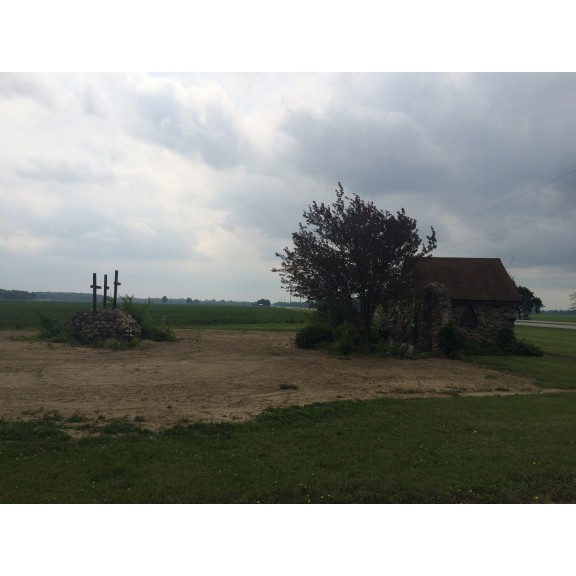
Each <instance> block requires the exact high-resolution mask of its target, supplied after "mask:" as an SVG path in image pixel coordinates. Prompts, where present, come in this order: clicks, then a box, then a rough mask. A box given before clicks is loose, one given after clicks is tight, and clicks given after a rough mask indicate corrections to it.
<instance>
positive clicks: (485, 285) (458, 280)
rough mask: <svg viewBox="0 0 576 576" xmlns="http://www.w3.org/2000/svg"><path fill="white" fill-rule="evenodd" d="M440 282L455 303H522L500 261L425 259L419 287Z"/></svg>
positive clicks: (420, 269) (495, 259)
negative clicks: (457, 301)
mask: <svg viewBox="0 0 576 576" xmlns="http://www.w3.org/2000/svg"><path fill="white" fill-rule="evenodd" d="M430 282H440V283H441V284H444V285H445V286H446V287H447V288H448V292H449V293H450V297H451V298H452V300H474V301H490V302H519V301H520V295H519V294H518V291H517V290H516V286H515V285H514V282H513V281H512V279H511V278H510V276H509V275H508V272H506V268H504V265H503V264H502V262H501V261H500V258H435V257H431V258H425V259H424V260H422V261H421V262H420V264H419V267H418V284H419V285H420V286H422V287H424V286H426V285H427V284H429V283H430Z"/></svg>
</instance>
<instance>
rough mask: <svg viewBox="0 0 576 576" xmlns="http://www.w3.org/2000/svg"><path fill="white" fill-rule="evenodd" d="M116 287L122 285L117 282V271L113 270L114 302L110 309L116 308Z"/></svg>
mask: <svg viewBox="0 0 576 576" xmlns="http://www.w3.org/2000/svg"><path fill="white" fill-rule="evenodd" d="M118 286H122V283H121V282H118V270H114V300H113V303H112V308H116V296H117V295H118Z"/></svg>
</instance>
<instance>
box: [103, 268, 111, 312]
mask: <svg viewBox="0 0 576 576" xmlns="http://www.w3.org/2000/svg"><path fill="white" fill-rule="evenodd" d="M109 289H110V286H108V274H104V299H103V300H102V305H103V306H104V308H106V293H107V292H108V290H109Z"/></svg>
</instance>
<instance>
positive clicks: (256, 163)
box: [0, 74, 576, 307]
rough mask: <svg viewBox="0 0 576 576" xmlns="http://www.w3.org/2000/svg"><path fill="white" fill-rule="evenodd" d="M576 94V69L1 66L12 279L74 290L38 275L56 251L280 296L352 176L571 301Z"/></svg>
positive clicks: (88, 262) (5, 222)
mask: <svg viewBox="0 0 576 576" xmlns="http://www.w3.org/2000/svg"><path fill="white" fill-rule="evenodd" d="M574 101H576V74H329V75H321V74H304V75H284V74H277V75H274V74H271V75H259V74H256V75H253V74H252V75H242V74H240V75H234V74H231V75H218V74H215V75H202V74H200V75H186V74H183V75H160V76H158V75H156V76H154V75H142V74H131V75H116V74H114V75H107V74H103V75H92V74H83V75H67V74H59V75H49V74H47V75H33V74H24V75H13V74H0V104H1V106H0V119H2V122H3V126H4V135H5V138H7V139H8V140H9V141H10V147H9V148H8V149H7V151H6V153H5V154H4V155H3V157H2V158H0V255H1V257H2V261H3V269H4V270H9V271H10V277H11V278H12V279H13V283H12V284H11V285H10V286H8V285H7V286H0V287H3V288H17V289H38V290H40V289H56V288H54V287H53V286H51V287H48V286H46V288H45V286H44V285H43V284H42V280H43V278H45V274H46V273H47V272H46V269H45V267H44V265H38V266H37V267H36V268H35V270H38V271H42V273H40V272H38V274H36V275H31V274H30V273H29V270H30V269H31V268H33V267H34V262H40V259H42V258H43V259H44V260H46V259H49V260H50V262H51V265H52V266H53V267H54V268H53V269H54V271H55V274H56V276H57V277H60V278H65V277H67V278H72V277H73V275H74V274H76V272H74V270H73V267H72V266H71V263H74V267H76V268H77V267H78V266H85V267H86V269H89V271H90V272H92V268H93V266H94V265H95V263H97V262H102V263H105V262H106V261H111V262H114V263H115V265H116V266H123V267H124V269H125V270H127V271H128V270H130V273H131V274H132V275H133V277H134V278H136V277H137V278H139V281H140V282H142V283H146V284H147V285H146V286H143V287H142V291H143V292H145V293H146V294H152V295H157V293H160V292H169V290H168V289H169V287H170V286H171V285H173V286H174V291H172V292H171V294H169V295H174V296H178V295H189V294H188V291H189V290H192V291H193V292H194V294H192V295H193V296H194V297H199V298H204V297H206V298H212V297H216V298H234V299H241V298H245V299H250V298H254V299H256V298H260V297H269V298H270V299H273V300H274V299H278V298H280V296H281V293H280V291H279V281H278V278H276V277H274V276H273V275H272V274H271V273H270V272H269V270H270V268H271V264H273V261H274V253H275V252H277V251H280V250H281V249H282V248H283V247H284V246H285V245H287V244H289V242H290V237H291V233H292V232H294V231H296V229H297V227H298V223H299V222H300V221H301V220H302V212H303V211H304V210H305V209H306V208H307V206H308V205H309V204H310V203H311V202H312V201H313V200H316V201H318V202H332V201H333V200H334V198H335V195H334V189H335V187H336V185H337V182H338V181H341V182H342V184H343V185H344V188H345V190H346V191H347V192H349V193H358V194H359V195H360V196H361V197H363V198H365V199H368V200H372V201H374V202H375V204H376V205H377V206H378V207H379V208H381V209H385V210H390V211H395V210H397V209H399V208H400V207H404V208H405V209H406V211H407V213H408V214H409V215H410V216H413V217H415V218H417V220H418V224H419V229H420V231H421V234H422V236H423V235H425V234H426V233H427V232H428V230H429V226H434V227H436V228H437V229H438V238H439V249H438V254H439V255H462V256H486V257H500V258H502V260H503V262H504V264H505V265H507V266H510V270H511V271H512V272H513V273H514V275H515V277H516V278H517V281H519V282H520V283H522V282H523V281H524V282H526V283H527V282H528V281H529V282H532V283H533V284H534V285H536V284H537V285H538V286H539V289H540V290H541V291H542V297H543V299H544V300H545V301H546V298H547V297H549V298H550V299H551V302H554V303H555V304H553V306H556V307H563V306H567V305H568V302H567V300H566V301H564V300H562V298H563V296H562V290H565V291H567V294H568V293H569V292H570V291H574V289H576V288H573V289H572V290H569V289H568V283H569V282H572V281H573V279H574V274H575V271H576V245H575V242H576V236H575V235H574V232H573V228H574V226H573V222H574V217H575V215H576V210H573V211H570V210H567V211H564V212H561V211H562V210H565V209H566V208H569V207H570V206H573V205H574V204H576V193H575V190H576V188H575V184H576V172H575V173H572V174H569V175H566V176H565V177H564V178H559V179H557V177H558V176H561V175H562V174H564V173H566V172H568V171H569V170H571V169H573V168H576V139H574V136H573V135H574V133H576V110H575V109H574V106H573V103H574ZM552 180H554V181H552ZM554 212H558V214H556V215H554V216H549V217H546V218H543V217H544V216H546V215H548V214H552V213H554ZM44 260H43V261H44ZM19 261H20V262H22V263H23V264H22V266H19V265H18V262H19ZM163 263H164V264H163ZM160 279H161V280H160ZM523 279H525V280H523ZM46 282H47V280H46ZM171 282H172V284H171ZM72 283H73V282H72V281H70V282H67V284H68V286H67V289H68V288H69V289H74V290H76V289H79V288H72V287H70V284H72ZM184 287H186V292H182V293H177V292H178V290H184ZM62 289H64V287H63V288H62ZM134 292H137V290H134ZM266 292H268V294H267V293H266ZM567 294H566V298H567ZM545 303H546V302H545ZM547 306H548V307H550V304H547Z"/></svg>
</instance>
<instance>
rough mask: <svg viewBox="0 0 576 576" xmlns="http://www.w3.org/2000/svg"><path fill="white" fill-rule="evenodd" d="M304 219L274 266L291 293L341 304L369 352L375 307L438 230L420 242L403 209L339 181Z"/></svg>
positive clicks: (428, 246) (431, 245)
mask: <svg viewBox="0 0 576 576" xmlns="http://www.w3.org/2000/svg"><path fill="white" fill-rule="evenodd" d="M304 219H305V224H302V223H300V225H299V231H298V232H295V233H293V234H292V241H293V244H294V247H293V248H292V249H290V248H284V252H283V253H282V254H278V253H277V254H276V256H278V257H279V258H281V260H282V263H281V264H280V267H279V268H274V269H273V270H272V271H273V272H278V273H279V274H280V278H281V282H282V284H283V285H286V286H287V287H288V288H289V289H290V290H291V292H292V294H295V295H296V296H302V297H304V298H307V299H309V300H313V301H322V300H328V301H331V302H333V303H335V304H337V305H338V306H339V307H340V308H341V310H342V312H343V313H344V315H345V317H346V319H347V320H348V321H349V322H350V324H351V325H352V327H353V328H354V331H355V334H356V337H357V339H358V341H359V343H360V345H361V347H362V349H363V350H364V351H366V352H367V351H368V350H369V348H370V343H371V335H372V320H373V317H374V312H375V310H376V307H377V306H378V305H379V304H381V303H382V302H383V301H384V300H385V298H386V296H387V295H389V294H390V293H392V291H393V290H395V289H397V287H398V286H399V284H400V283H401V282H402V280H403V279H405V278H407V277H408V275H409V274H410V272H411V271H412V270H413V269H414V266H415V264H416V263H417V262H418V260H420V259H421V258H424V257H425V256H426V255H427V254H428V253H430V252H431V251H432V250H434V248H436V233H435V232H434V229H433V228H432V230H431V234H430V236H426V243H422V241H421V239H420V237H419V236H418V229H417V228H416V221H415V220H414V219H412V218H410V217H408V216H406V214H405V212H404V209H402V210H400V211H399V212H397V213H396V214H391V213H390V212H387V211H385V212H384V211H382V210H379V209H378V208H376V206H374V204H373V203H372V202H365V201H364V200H362V199H361V198H360V197H359V196H358V195H357V194H354V195H353V196H352V197H348V196H344V189H343V188H342V185H341V184H340V182H339V183H338V190H336V201H335V202H334V203H333V204H331V205H328V206H327V205H325V204H317V203H316V202H313V203H312V205H310V206H308V210H307V211H305V212H304Z"/></svg>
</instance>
